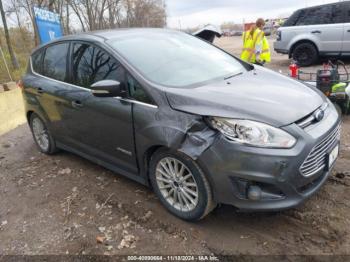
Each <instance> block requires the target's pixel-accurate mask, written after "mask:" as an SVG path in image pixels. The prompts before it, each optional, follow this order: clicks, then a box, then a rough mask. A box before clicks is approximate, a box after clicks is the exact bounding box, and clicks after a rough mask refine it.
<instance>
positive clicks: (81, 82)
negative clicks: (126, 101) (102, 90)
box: [72, 43, 125, 88]
mask: <svg viewBox="0 0 350 262" xmlns="http://www.w3.org/2000/svg"><path fill="white" fill-rule="evenodd" d="M72 67H73V68H72V69H73V83H74V84H75V85H78V86H82V87H85V88H90V87H91V85H92V84H93V83H96V82H98V81H100V80H106V79H109V80H116V81H119V82H120V83H121V84H123V83H124V72H125V71H124V69H123V67H122V66H121V64H120V63H119V62H118V61H117V60H116V59H114V58H113V57H111V56H110V55H109V54H107V53H106V52H105V51H103V50H102V49H101V48H99V47H96V46H94V45H89V44H78V43H76V44H74V47H73V65H72Z"/></svg>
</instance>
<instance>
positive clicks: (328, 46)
mask: <svg viewBox="0 0 350 262" xmlns="http://www.w3.org/2000/svg"><path fill="white" fill-rule="evenodd" d="M337 11H339V6H338V5H323V6H317V7H313V8H307V9H303V10H301V11H300V14H299V18H298V20H297V21H296V26H298V27H297V28H296V30H297V33H298V34H306V35H307V34H309V37H308V38H309V39H310V40H312V41H313V42H315V43H316V44H317V45H318V49H319V52H320V53H321V54H328V55H338V54H340V52H341V48H342V40H343V31H344V25H343V23H341V22H340V21H338V20H336V19H334V14H336V12H337Z"/></svg>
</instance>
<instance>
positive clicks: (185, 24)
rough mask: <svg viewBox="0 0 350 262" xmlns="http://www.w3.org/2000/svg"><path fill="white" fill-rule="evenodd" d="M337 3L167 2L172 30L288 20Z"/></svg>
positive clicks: (308, 0)
mask: <svg viewBox="0 0 350 262" xmlns="http://www.w3.org/2000/svg"><path fill="white" fill-rule="evenodd" d="M333 2H339V1H337V0H165V3H166V6H167V15H168V20H167V24H168V27H170V28H178V29H180V28H182V29H186V28H191V27H197V26H201V25H206V24H214V25H220V24H222V23H223V22H235V23H243V21H244V22H255V20H256V19H257V18H259V17H263V18H264V19H268V18H278V17H288V16H289V15H290V14H292V13H293V12H294V11H295V10H297V9H299V8H303V7H309V6H314V5H320V4H326V3H333Z"/></svg>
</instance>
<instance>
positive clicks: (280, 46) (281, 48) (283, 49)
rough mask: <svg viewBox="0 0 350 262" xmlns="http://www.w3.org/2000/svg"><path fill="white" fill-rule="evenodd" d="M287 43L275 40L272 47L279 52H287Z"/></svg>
mask: <svg viewBox="0 0 350 262" xmlns="http://www.w3.org/2000/svg"><path fill="white" fill-rule="evenodd" d="M287 44H288V43H285V42H283V41H275V42H274V43H273V49H274V50H275V51H276V52H277V53H279V54H289V49H288V48H286V46H287Z"/></svg>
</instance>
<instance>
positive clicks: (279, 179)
mask: <svg viewBox="0 0 350 262" xmlns="http://www.w3.org/2000/svg"><path fill="white" fill-rule="evenodd" d="M339 125H340V117H339V115H338V113H337V112H336V110H335V108H334V106H332V105H331V106H329V107H328V110H327V113H326V116H325V118H324V119H323V120H322V121H321V122H319V123H316V124H313V125H312V126H309V127H307V128H305V129H302V128H301V127H299V126H298V125H297V124H292V125H290V126H288V127H285V128H284V129H285V130H286V131H288V132H289V133H291V134H293V135H294V136H295V137H297V138H298V142H297V144H296V145H295V146H294V147H293V148H291V149H267V148H256V147H251V146H246V145H242V144H239V143H235V142H232V141H229V140H227V139H226V138H225V137H223V136H220V137H219V138H218V139H217V140H216V141H215V142H214V144H213V145H212V146H211V147H210V148H208V149H207V150H206V151H205V152H204V153H203V154H202V156H201V157H200V158H199V159H198V163H199V164H200V166H201V167H202V168H203V169H204V171H205V173H206V174H208V179H209V181H210V182H211V185H212V190H213V194H214V198H215V201H216V202H217V203H223V204H230V205H233V206H235V207H237V208H239V209H242V210H251V211H258V210H261V211H264V210H281V209H286V208H291V207H294V206H297V205H299V204H300V203H302V202H303V201H304V200H305V199H307V198H308V197H310V196H311V195H313V194H314V193H315V192H316V191H318V189H319V188H320V187H321V186H322V185H323V184H324V182H325V181H326V180H327V177H328V176H329V174H330V173H331V168H328V166H326V167H325V168H322V169H321V170H318V171H317V172H315V173H313V174H312V175H309V176H305V175H303V174H302V172H301V171H300V168H301V166H302V164H303V163H304V161H305V160H306V159H307V158H308V156H309V154H310V152H311V151H312V150H313V149H314V148H315V146H317V145H319V144H321V143H323V141H324V140H325V138H327V137H329V136H330V134H332V131H333V132H334V130H336V128H338V126H339ZM337 144H339V139H338V138H336V139H335V140H334V141H333V142H332V144H330V145H328V146H327V147H329V148H327V149H326V150H328V151H329V150H331V149H332V148H334V147H335V146H336V145H337ZM328 151H327V152H328ZM323 160H324V161H327V157H326V156H325V158H324V159H323ZM251 186H254V187H255V188H256V186H257V187H258V188H259V189H260V193H261V194H260V198H259V199H258V200H252V199H250V198H249V197H248V191H249V189H251Z"/></svg>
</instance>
